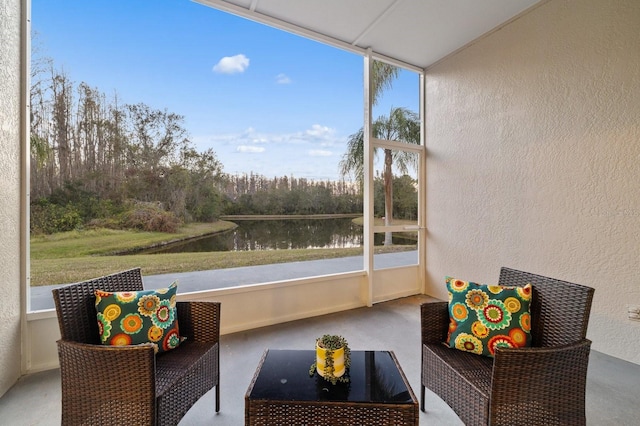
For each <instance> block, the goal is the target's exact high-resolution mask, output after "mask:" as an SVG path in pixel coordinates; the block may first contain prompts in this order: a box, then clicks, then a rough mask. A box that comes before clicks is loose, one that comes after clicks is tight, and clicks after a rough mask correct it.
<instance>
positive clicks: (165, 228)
mask: <svg viewBox="0 0 640 426" xmlns="http://www.w3.org/2000/svg"><path fill="white" fill-rule="evenodd" d="M120 224H121V226H122V227H123V228H129V229H138V230H140V231H148V232H176V231H177V230H178V227H179V226H180V220H179V219H178V218H177V217H176V215H175V214H173V213H171V212H167V211H165V210H163V209H162V208H161V207H160V206H159V205H156V204H153V203H134V204H133V205H132V206H131V207H130V208H129V209H127V210H126V211H125V212H124V213H123V214H122V216H121V220H120Z"/></svg>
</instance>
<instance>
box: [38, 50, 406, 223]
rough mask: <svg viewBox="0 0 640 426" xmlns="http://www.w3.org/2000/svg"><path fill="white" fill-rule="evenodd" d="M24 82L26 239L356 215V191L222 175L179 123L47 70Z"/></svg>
mask: <svg viewBox="0 0 640 426" xmlns="http://www.w3.org/2000/svg"><path fill="white" fill-rule="evenodd" d="M31 80H32V87H31V93H30V102H31V111H30V112H31V117H30V118H31V121H30V130H31V137H30V159H31V167H30V185H31V186H30V194H31V230H32V232H34V233H52V232H58V231H66V230H71V229H76V228H82V227H88V226H94V227H112V228H137V229H144V230H160V231H169V232H170V231H173V230H175V229H176V228H177V227H178V226H179V225H180V224H181V223H185V222H191V221H198V222H207V221H214V220H217V218H218V217H219V216H220V215H222V214H327V213H360V212H362V194H361V191H360V189H361V187H360V185H358V184H354V183H352V182H348V181H345V180H340V181H314V180H309V179H304V178H295V177H293V176H280V177H272V178H267V177H265V176H261V175H257V174H254V173H251V172H250V173H248V174H246V175H227V174H225V173H224V170H223V165H222V164H221V163H220V161H219V160H218V159H217V157H216V154H215V152H214V151H213V149H207V150H205V151H204V152H198V151H197V150H196V148H195V147H194V145H193V143H192V141H191V139H190V135H189V133H188V131H187V130H186V128H185V126H184V117H183V116H181V115H179V114H176V113H173V112H170V111H167V110H166V109H164V110H160V109H155V108H152V107H150V106H149V105H146V104H144V103H142V102H140V103H135V104H127V103H122V102H121V100H120V99H119V97H118V95H117V93H115V92H114V94H113V95H109V96H108V95H106V94H105V93H104V92H102V91H100V90H99V89H98V88H95V87H91V86H90V85H89V84H87V83H85V82H81V83H79V84H77V83H74V82H73V81H72V80H71V78H70V77H69V76H68V75H67V74H66V73H65V72H63V71H60V70H58V69H56V68H55V67H54V66H53V63H52V61H50V60H48V61H40V62H34V66H33V67H32V79H31ZM409 186H410V187H412V186H411V185H409ZM405 192H406V191H405ZM377 193H380V191H377ZM414 198H415V197H414ZM405 204H406V203H405ZM399 205H401V204H399ZM398 214H400V215H402V213H400V212H398Z"/></svg>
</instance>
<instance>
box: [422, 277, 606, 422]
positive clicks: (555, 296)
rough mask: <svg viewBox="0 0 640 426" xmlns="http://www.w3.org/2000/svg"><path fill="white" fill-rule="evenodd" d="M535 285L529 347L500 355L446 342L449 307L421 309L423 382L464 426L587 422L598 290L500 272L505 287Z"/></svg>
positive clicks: (433, 305)
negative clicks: (592, 316) (590, 335)
mask: <svg viewBox="0 0 640 426" xmlns="http://www.w3.org/2000/svg"><path fill="white" fill-rule="evenodd" d="M527 283H531V284H532V287H533V299H532V305H531V317H532V324H531V329H532V347H531V348H521V349H500V348H498V349H496V355H495V358H489V357H484V356H479V355H475V354H471V353H467V352H463V351H460V350H457V349H451V348H448V347H446V346H445V345H443V344H442V342H444V341H445V339H446V336H447V329H448V324H449V314H448V309H447V302H437V303H425V304H423V305H422V306H421V328H422V381H421V395H420V403H421V409H422V411H425V407H424V397H425V387H427V388H429V389H430V390H431V391H433V392H435V393H436V394H437V395H438V396H440V397H441V398H442V399H443V400H444V401H445V402H446V403H447V404H449V406H450V407H451V408H453V410H454V411H455V412H456V414H457V415H458V416H459V417H460V419H461V420H462V421H463V422H464V423H465V424H466V425H487V424H490V425H518V426H524V425H584V424H585V386H586V376H587V364H588V361H589V351H590V347H591V341H589V340H587V339H585V335H586V332H587V324H588V322H589V312H590V310H591V301H592V299H593V293H594V290H593V289H592V288H590V287H585V286H582V285H578V284H572V283H569V282H566V281H560V280H556V279H552V278H546V277H543V276H540V275H535V274H531V273H527V272H521V271H516V270H514V269H508V268H502V269H501V271H500V279H499V284H500V285H510V286H515V285H525V284H527Z"/></svg>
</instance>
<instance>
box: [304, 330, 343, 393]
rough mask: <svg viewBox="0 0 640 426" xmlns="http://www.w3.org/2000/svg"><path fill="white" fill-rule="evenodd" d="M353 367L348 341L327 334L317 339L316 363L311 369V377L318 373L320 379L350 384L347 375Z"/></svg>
mask: <svg viewBox="0 0 640 426" xmlns="http://www.w3.org/2000/svg"><path fill="white" fill-rule="evenodd" d="M350 365H351V350H350V349H349V344H348V343H347V339H345V338H344V337H342V336H339V335H334V334H325V335H323V336H322V337H320V338H318V339H316V362H314V363H313V364H312V365H311V368H309V375H310V376H313V374H314V373H315V372H316V371H317V372H318V374H319V375H320V377H322V378H324V379H325V380H327V381H329V382H331V384H334V385H335V384H336V383H337V382H341V383H347V382H349V376H348V375H345V373H346V372H347V369H348V368H349V366H350Z"/></svg>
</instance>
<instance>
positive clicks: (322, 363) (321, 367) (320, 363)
mask: <svg viewBox="0 0 640 426" xmlns="http://www.w3.org/2000/svg"><path fill="white" fill-rule="evenodd" d="M326 365H327V350H326V349H325V348H321V347H320V346H318V344H317V343H316V370H317V371H318V374H319V375H320V376H322V377H325V367H326ZM345 371H346V367H345V361H344V348H340V349H335V350H333V371H331V370H328V371H326V373H327V374H328V375H329V376H331V375H333V376H334V377H342V376H343V375H344V373H345Z"/></svg>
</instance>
